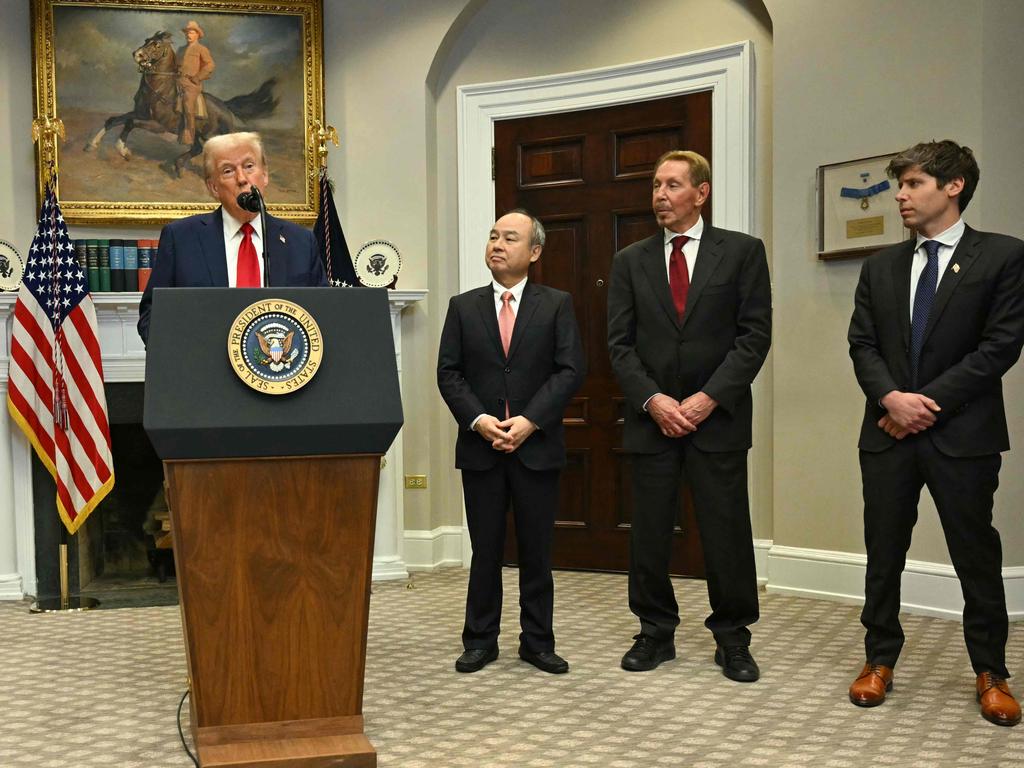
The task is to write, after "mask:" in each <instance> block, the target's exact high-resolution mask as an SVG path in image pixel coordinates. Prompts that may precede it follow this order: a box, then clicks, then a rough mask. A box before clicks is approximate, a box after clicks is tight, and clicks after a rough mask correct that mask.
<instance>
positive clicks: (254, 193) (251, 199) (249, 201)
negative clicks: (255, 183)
mask: <svg viewBox="0 0 1024 768" xmlns="http://www.w3.org/2000/svg"><path fill="white" fill-rule="evenodd" d="M237 202H238V207H239V208H241V209H242V210H243V211H249V212H250V213H259V212H260V211H261V210H262V208H263V207H264V203H263V195H261V194H260V191H259V190H258V189H257V188H256V187H253V188H252V189H251V190H249V191H248V192H242V193H241V194H239V195H238V198H237Z"/></svg>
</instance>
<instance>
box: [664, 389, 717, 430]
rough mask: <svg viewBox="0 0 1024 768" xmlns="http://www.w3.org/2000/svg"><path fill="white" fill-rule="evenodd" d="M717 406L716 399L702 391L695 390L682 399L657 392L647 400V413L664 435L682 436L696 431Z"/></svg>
mask: <svg viewBox="0 0 1024 768" xmlns="http://www.w3.org/2000/svg"><path fill="white" fill-rule="evenodd" d="M717 406H718V401H717V400H713V399H711V398H710V397H708V396H707V395H705V394H704V393H703V392H695V393H694V394H692V395H690V396H689V397H688V398H686V399H685V400H683V401H678V400H676V399H675V398H672V397H669V396H668V395H663V394H657V395H655V396H654V397H652V398H651V399H650V400H649V401H648V403H647V413H649V414H650V415H651V418H652V419H654V422H655V423H656V424H657V425H658V427H659V428H660V429H661V434H663V435H665V437H683V436H684V435H688V434H690V433H691V432H696V431H697V427H698V426H700V424H701V422H703V421H704V420H705V419H706V418H707V417H708V416H710V415H711V412H712V411H713V410H715V408H716V407H717Z"/></svg>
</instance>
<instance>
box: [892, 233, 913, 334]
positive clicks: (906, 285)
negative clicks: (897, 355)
mask: <svg viewBox="0 0 1024 768" xmlns="http://www.w3.org/2000/svg"><path fill="white" fill-rule="evenodd" d="M915 250H917V247H916V243H915V241H913V240H909V241H908V242H907V243H906V244H905V245H904V246H903V249H902V250H901V251H900V252H899V254H897V256H896V258H895V259H893V262H892V290H893V300H894V301H895V303H896V317H897V319H898V321H899V324H900V333H902V334H903V348H904V349H910V268H911V265H912V264H913V261H914V251H915Z"/></svg>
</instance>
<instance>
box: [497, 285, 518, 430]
mask: <svg viewBox="0 0 1024 768" xmlns="http://www.w3.org/2000/svg"><path fill="white" fill-rule="evenodd" d="M511 302H512V291H505V292H504V293H503V294H501V311H500V312H498V332H499V333H500V334H501V348H502V349H504V350H505V357H506V358H508V348H509V345H511V344H512V328H513V327H515V324H516V316H515V313H514V312H512V303H511ZM508 417H509V408H508V398H507V397H506V399H505V418H506V419H507V418H508Z"/></svg>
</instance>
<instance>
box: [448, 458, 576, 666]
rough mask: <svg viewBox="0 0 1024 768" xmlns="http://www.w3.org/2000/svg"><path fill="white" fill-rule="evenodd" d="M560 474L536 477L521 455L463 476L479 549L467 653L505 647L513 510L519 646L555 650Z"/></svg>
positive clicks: (468, 615)
mask: <svg viewBox="0 0 1024 768" xmlns="http://www.w3.org/2000/svg"><path fill="white" fill-rule="evenodd" d="M560 474H561V472H560V470H557V469H552V470H542V471H538V470H533V469H528V468H527V467H524V466H523V464H522V462H520V461H519V458H518V457H517V456H516V455H515V454H514V453H513V454H502V456H501V458H500V459H499V461H498V463H497V464H496V465H495V466H494V467H492V468H491V469H486V470H482V471H477V470H469V469H464V470H462V489H463V492H464V494H465V498H466V520H467V522H468V523H469V537H470V540H471V541H472V543H473V561H472V563H471V565H470V569H469V590H468V592H467V594H466V623H465V626H464V627H463V630H462V644H463V645H464V646H465V647H466V648H467V649H469V648H489V647H490V646H492V645H494V643H495V642H496V641H497V639H498V632H499V630H500V624H501V597H502V590H501V563H502V559H503V552H504V549H505V524H506V516H507V512H508V507H509V503H510V502H511V504H512V512H513V516H514V519H515V525H516V541H517V543H518V546H519V552H518V555H519V609H520V612H519V624H520V627H521V628H522V633H521V634H520V635H519V642H520V644H521V645H523V646H525V647H526V648H527V649H528V650H530V651H533V652H534V653H540V652H542V651H553V650H554V649H555V635H554V632H553V630H552V614H553V611H554V602H555V589H554V583H553V582H552V579H551V539H552V534H553V532H554V527H555V513H556V511H557V510H558V487H559V486H558V480H559V476H560Z"/></svg>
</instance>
